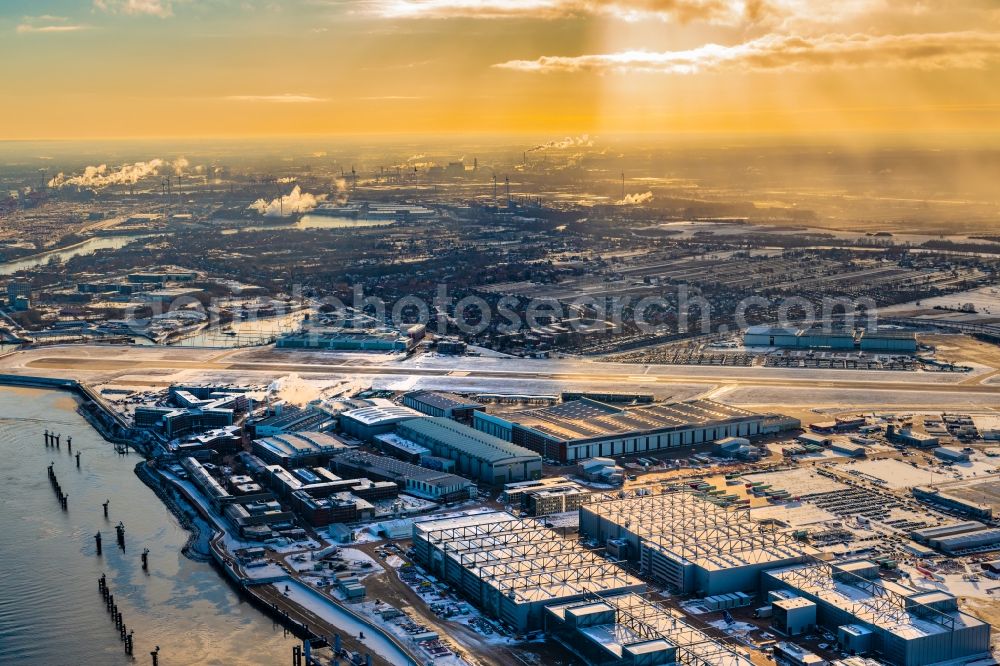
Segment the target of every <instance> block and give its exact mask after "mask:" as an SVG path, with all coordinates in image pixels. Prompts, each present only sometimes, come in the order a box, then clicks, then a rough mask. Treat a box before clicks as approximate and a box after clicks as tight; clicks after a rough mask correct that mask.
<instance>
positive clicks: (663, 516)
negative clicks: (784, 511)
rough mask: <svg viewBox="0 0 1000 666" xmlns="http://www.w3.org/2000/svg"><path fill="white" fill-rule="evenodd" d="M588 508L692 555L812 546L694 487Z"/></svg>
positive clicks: (755, 555)
mask: <svg viewBox="0 0 1000 666" xmlns="http://www.w3.org/2000/svg"><path fill="white" fill-rule="evenodd" d="M583 511H587V512H590V513H593V514H595V515H597V516H600V517H602V518H605V519H607V520H610V521H612V522H614V523H616V524H618V525H620V526H621V527H623V528H624V529H627V530H629V531H630V532H632V533H634V534H636V535H637V536H639V537H641V538H642V539H644V540H646V541H649V542H651V543H655V544H657V545H659V546H660V547H662V548H664V549H666V550H671V551H674V552H677V553H678V554H680V555H682V556H683V557H685V558H688V559H698V558H719V557H725V556H728V555H737V554H739V556H740V560H741V561H743V562H745V563H749V564H754V563H758V562H765V561H768V560H769V559H772V558H769V557H768V556H767V555H768V553H776V552H780V554H781V555H784V556H793V557H794V556H800V555H804V554H806V552H807V551H806V550H805V549H804V548H803V547H802V546H801V545H800V544H799V543H798V542H797V541H795V539H794V538H792V537H791V536H790V535H789V534H787V533H785V532H779V531H778V530H777V529H776V528H775V527H774V526H773V525H768V524H764V523H761V522H758V521H755V520H753V519H752V518H751V517H750V510H749V509H735V510H728V509H724V508H722V507H720V506H717V505H715V504H712V503H711V502H707V501H705V500H702V499H700V498H698V497H697V496H695V495H694V494H693V493H690V492H678V493H671V494H665V495H644V496H639V497H631V498H626V499H614V500H609V501H606V502H593V503H590V504H588V505H586V506H585V507H583Z"/></svg>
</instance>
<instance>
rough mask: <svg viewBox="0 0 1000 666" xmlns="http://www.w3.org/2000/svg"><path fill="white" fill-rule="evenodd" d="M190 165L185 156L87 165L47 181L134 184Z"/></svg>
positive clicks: (55, 184)
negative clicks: (113, 166) (113, 165)
mask: <svg viewBox="0 0 1000 666" xmlns="http://www.w3.org/2000/svg"><path fill="white" fill-rule="evenodd" d="M188 166H190V162H188V161H187V160H186V159H185V158H183V157H179V158H177V159H176V160H174V161H173V162H167V161H165V160H161V159H160V158H156V159H152V160H149V161H148V162H135V163H134V164H125V165H123V166H121V167H119V168H117V169H115V170H111V169H109V168H108V165H107V164H101V165H99V166H88V167H87V168H86V169H84V170H83V173H81V174H79V175H76V176H66V174H64V173H62V172H60V173H59V174H58V175H56V177H55V178H53V179H52V180H50V181H49V187H66V186H67V185H70V186H74V185H75V186H77V187H94V188H101V187H108V186H109V185H134V184H135V183H137V182H139V181H140V180H142V179H143V178H147V177H148V176H157V175H159V174H160V173H163V172H167V171H170V172H173V173H175V174H181V173H183V171H184V169H186V168H187V167H188Z"/></svg>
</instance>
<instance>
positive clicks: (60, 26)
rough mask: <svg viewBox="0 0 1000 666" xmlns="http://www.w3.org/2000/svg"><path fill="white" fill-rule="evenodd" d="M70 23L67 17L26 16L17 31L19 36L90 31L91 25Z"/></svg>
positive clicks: (47, 15) (48, 15)
mask: <svg viewBox="0 0 1000 666" xmlns="http://www.w3.org/2000/svg"><path fill="white" fill-rule="evenodd" d="M68 21H69V19H68V18H66V17H65V16H52V15H51V14H43V15H42V16H25V17H24V19H23V22H22V23H20V24H19V25H18V26H17V28H16V30H17V32H18V33H19V34H27V33H32V32H41V33H59V32H79V31H81V30H89V29H90V26H89V25H83V24H77V23H69V22H68Z"/></svg>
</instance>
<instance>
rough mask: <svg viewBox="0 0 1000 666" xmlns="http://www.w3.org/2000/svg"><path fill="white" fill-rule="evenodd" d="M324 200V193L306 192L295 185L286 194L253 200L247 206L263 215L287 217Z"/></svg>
mask: <svg viewBox="0 0 1000 666" xmlns="http://www.w3.org/2000/svg"><path fill="white" fill-rule="evenodd" d="M325 200H326V195H325V194H317V195H312V194H309V193H308V192H305V193H303V192H302V189H301V188H300V187H299V186H298V185H296V186H295V187H294V188H292V191H291V192H289V193H288V194H285V195H283V196H280V197H278V198H277V199H272V200H271V201H267V200H265V199H257V201H254V202H253V203H252V204H250V205H249V206H248V207H247V208H248V209H249V210H255V211H257V212H258V213H260V214H261V215H264V216H265V217H279V216H285V217H287V216H289V215H292V214H293V213H308V212H309V211H311V210H312V209H313V208H315V207H316V206H318V205H319V203H320V202H321V201H325Z"/></svg>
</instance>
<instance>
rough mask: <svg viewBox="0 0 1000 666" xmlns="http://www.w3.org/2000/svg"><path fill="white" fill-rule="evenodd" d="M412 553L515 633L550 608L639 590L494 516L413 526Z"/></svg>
mask: <svg viewBox="0 0 1000 666" xmlns="http://www.w3.org/2000/svg"><path fill="white" fill-rule="evenodd" d="M413 548H414V552H415V556H416V559H417V561H418V562H420V563H421V564H423V565H424V566H425V567H426V568H427V570H428V571H430V572H431V573H432V574H434V575H435V576H437V577H438V578H439V579H440V580H442V581H444V582H445V583H448V584H450V585H453V586H454V587H456V588H457V589H458V590H460V591H461V593H462V594H463V595H464V596H465V597H466V598H467V599H469V600H470V601H472V602H473V603H474V604H476V605H477V606H479V608H481V609H482V610H483V611H484V612H485V613H487V614H488V615H490V616H492V617H494V618H496V619H498V620H500V621H501V622H503V623H505V624H507V625H508V626H510V627H511V628H513V629H514V630H515V631H517V632H519V633H523V632H526V631H531V630H534V629H539V628H541V626H542V623H543V612H544V609H545V606H548V605H550V604H554V603H565V602H570V601H575V600H579V599H583V598H586V597H587V596H588V595H593V594H612V593H615V592H619V593H621V592H642V591H644V590H645V584H644V583H643V582H642V581H641V580H639V579H638V578H635V577H634V576H632V575H630V574H629V573H628V572H626V571H625V569H623V568H622V567H621V566H619V565H618V564H616V563H614V562H610V561H608V560H606V559H604V558H603V557H600V556H599V555H597V554H595V553H593V552H591V551H589V550H587V549H586V548H583V547H582V546H581V545H580V544H579V543H578V542H576V541H574V540H570V539H566V538H563V537H562V536H560V535H559V534H558V533H557V532H556V531H554V530H552V529H549V528H547V527H545V526H544V525H543V524H542V523H541V522H538V521H535V520H522V519H518V518H515V517H514V516H512V515H511V514H509V513H505V512H500V511H491V512H487V513H479V514H472V515H460V516H456V517H452V518H441V519H438V520H427V521H421V522H416V523H414V524H413Z"/></svg>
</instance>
